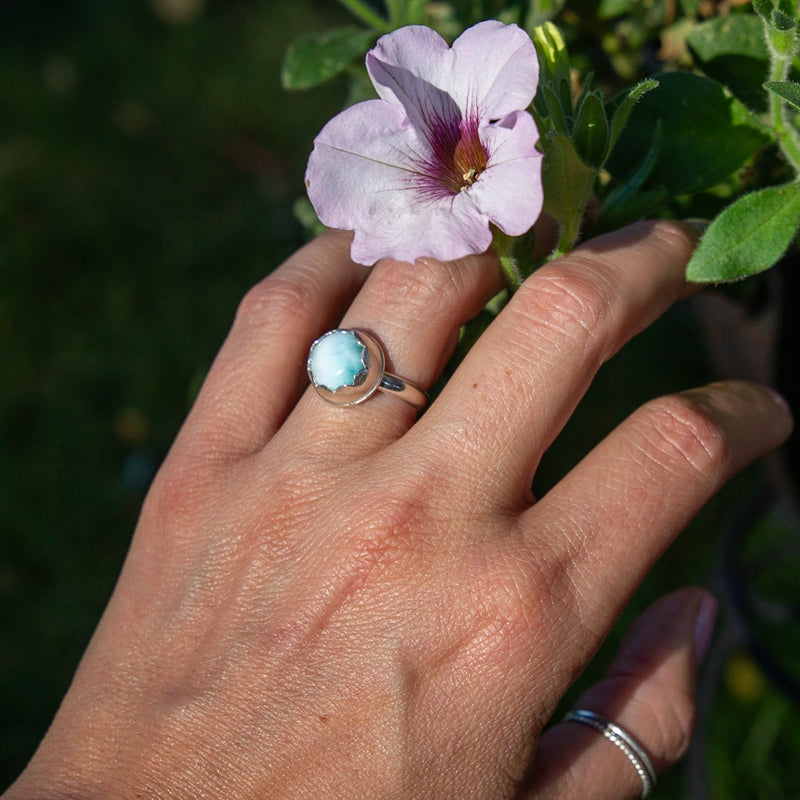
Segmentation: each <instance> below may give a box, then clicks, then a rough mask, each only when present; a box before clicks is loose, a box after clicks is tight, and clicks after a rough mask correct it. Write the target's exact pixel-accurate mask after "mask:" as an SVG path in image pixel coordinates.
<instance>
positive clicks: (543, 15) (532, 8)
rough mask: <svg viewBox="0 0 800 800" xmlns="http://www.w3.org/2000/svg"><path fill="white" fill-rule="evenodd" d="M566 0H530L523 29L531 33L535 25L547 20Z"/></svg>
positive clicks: (559, 9) (551, 17) (554, 14)
mask: <svg viewBox="0 0 800 800" xmlns="http://www.w3.org/2000/svg"><path fill="white" fill-rule="evenodd" d="M565 3H566V0H530V5H529V6H528V13H527V14H526V16H525V30H526V31H528V33H531V32H532V31H533V29H534V28H535V27H536V26H537V25H541V24H542V23H543V22H548V21H550V20H551V19H553V17H555V16H556V14H558V13H559V12H560V11H561V9H562V8H564V4H565Z"/></svg>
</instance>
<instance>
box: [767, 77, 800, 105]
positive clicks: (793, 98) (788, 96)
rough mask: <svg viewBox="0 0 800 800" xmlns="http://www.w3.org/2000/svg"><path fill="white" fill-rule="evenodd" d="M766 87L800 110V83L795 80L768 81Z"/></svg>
mask: <svg viewBox="0 0 800 800" xmlns="http://www.w3.org/2000/svg"><path fill="white" fill-rule="evenodd" d="M764 88H765V89H766V90H767V91H769V92H772V94H774V95H776V96H777V97H780V99H781V100H783V101H784V102H786V103H788V104H789V105H790V106H793V107H794V108H796V109H797V110H798V111H800V83H795V82H794V81H767V82H766V83H765V84H764Z"/></svg>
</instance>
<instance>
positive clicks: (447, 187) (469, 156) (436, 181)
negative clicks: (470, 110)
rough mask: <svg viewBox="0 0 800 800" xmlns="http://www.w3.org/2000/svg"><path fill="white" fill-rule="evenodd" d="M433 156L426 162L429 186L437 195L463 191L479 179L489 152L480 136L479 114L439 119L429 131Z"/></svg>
mask: <svg viewBox="0 0 800 800" xmlns="http://www.w3.org/2000/svg"><path fill="white" fill-rule="evenodd" d="M428 139H429V142H430V146H431V149H432V151H433V157H432V159H431V161H430V163H428V164H425V168H424V174H425V179H426V180H425V184H426V187H425V188H426V189H427V190H428V191H430V192H431V193H433V194H434V195H436V196H439V197H441V196H443V195H455V194H458V193H459V192H463V191H464V190H465V189H468V188H469V187H470V186H472V184H473V183H475V181H477V180H478V178H479V177H480V175H481V173H482V172H483V171H484V170H485V169H486V167H487V165H488V163H489V154H488V153H487V152H486V148H485V147H484V146H483V143H482V142H481V140H480V136H479V135H478V117H477V115H475V116H470V117H468V118H466V119H451V120H442V119H437V120H436V121H435V123H434V124H433V125H432V126H431V128H430V130H429V131H428Z"/></svg>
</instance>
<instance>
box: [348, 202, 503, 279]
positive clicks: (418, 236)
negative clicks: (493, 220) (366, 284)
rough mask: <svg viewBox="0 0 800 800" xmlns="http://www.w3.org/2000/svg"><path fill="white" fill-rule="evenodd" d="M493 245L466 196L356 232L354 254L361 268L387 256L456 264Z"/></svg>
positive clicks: (480, 215) (481, 216) (484, 223)
mask: <svg viewBox="0 0 800 800" xmlns="http://www.w3.org/2000/svg"><path fill="white" fill-rule="evenodd" d="M491 243H492V234H491V231H490V230H489V221H488V220H487V219H486V216H485V215H484V214H483V213H482V212H481V211H480V209H478V208H477V206H476V205H475V204H474V203H473V202H471V201H469V200H468V199H467V198H466V197H465V196H464V195H463V194H462V195H458V196H456V197H448V198H444V199H441V200H436V201H433V202H431V203H429V204H428V205H427V207H426V208H424V209H419V208H416V209H415V210H410V211H409V212H408V213H406V214H402V215H401V214H395V215H393V216H391V217H389V216H387V217H386V218H385V219H383V220H381V221H380V222H378V221H376V222H375V223H373V227H370V228H366V229H361V230H359V229H356V234H355V237H354V239H353V244H352V246H351V248H350V254H351V256H352V258H353V260H354V261H357V262H358V263H359V264H374V263H375V262H376V261H377V260H378V259H380V258H386V257H387V256H390V257H391V258H396V259H398V260H399V261H408V262H411V263H413V262H414V261H416V259H418V258H421V257H423V256H426V257H428V258H435V259H438V260H439V261H452V260H453V259H456V258H463V257H464V256H467V255H470V254H471V253H482V252H484V250H486V249H487V248H488V247H489V245H490V244H491Z"/></svg>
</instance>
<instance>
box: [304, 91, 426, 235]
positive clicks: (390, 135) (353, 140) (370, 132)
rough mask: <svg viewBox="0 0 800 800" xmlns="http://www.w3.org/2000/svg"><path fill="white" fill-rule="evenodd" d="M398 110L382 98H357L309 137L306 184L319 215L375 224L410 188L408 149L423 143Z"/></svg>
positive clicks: (338, 222) (348, 225) (340, 223)
mask: <svg viewBox="0 0 800 800" xmlns="http://www.w3.org/2000/svg"><path fill="white" fill-rule="evenodd" d="M418 139H419V136H418V134H417V132H416V131H415V130H414V129H413V128H412V127H411V126H410V125H409V123H408V120H407V119H406V117H405V115H404V114H403V113H402V111H399V110H397V109H396V108H394V107H392V106H390V105H388V104H387V103H385V102H384V101H383V100H367V101H366V102H363V103H357V104H356V105H354V106H351V107H350V108H347V109H345V110H344V111H343V112H341V113H340V114H337V115H336V116H335V117H334V118H333V119H332V120H330V122H328V124H327V125H326V126H325V127H324V128H323V129H322V130H321V131H320V133H319V134H318V135H317V137H316V139H315V140H314V150H313V151H312V153H311V156H310V157H309V159H308V168H307V169H306V188H307V189H308V196H309V199H310V200H311V202H312V204H313V205H314V208H315V209H316V211H317V214H318V216H319V218H320V220H321V221H322V222H323V223H324V224H325V225H328V226H330V227H334V228H343V229H353V228H355V227H357V226H358V225H360V224H378V222H377V219H376V218H375V216H376V215H378V216H383V213H381V212H380V210H381V209H383V208H387V209H388V210H387V212H386V213H389V214H392V213H395V211H396V207H397V206H401V207H402V206H406V205H408V200H407V198H406V197H405V195H407V194H408V193H409V192H412V193H413V189H414V185H415V184H414V178H415V175H416V173H415V167H414V163H413V153H414V152H416V151H417V150H419V149H420V148H421V147H424V146H425V145H424V142H423V143H420V142H419V141H418Z"/></svg>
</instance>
